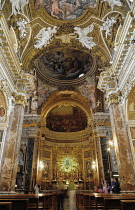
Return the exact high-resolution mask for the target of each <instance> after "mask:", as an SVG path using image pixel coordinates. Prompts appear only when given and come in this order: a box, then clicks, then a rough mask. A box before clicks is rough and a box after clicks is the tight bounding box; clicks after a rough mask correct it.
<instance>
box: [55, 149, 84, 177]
mask: <svg viewBox="0 0 135 210" xmlns="http://www.w3.org/2000/svg"><path fill="white" fill-rule="evenodd" d="M52 151H53V153H52V154H53V158H52V159H53V162H52V166H53V177H54V179H56V178H57V177H59V176H62V177H64V178H69V177H70V176H74V178H79V176H80V178H81V177H82V170H81V169H82V168H83V161H82V148H81V146H77V147H72V146H68V145H67V146H64V147H62V146H58V147H55V146H54V147H53V148H52Z"/></svg>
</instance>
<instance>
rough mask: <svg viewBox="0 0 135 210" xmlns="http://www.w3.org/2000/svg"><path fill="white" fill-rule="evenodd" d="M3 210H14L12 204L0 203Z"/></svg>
mask: <svg viewBox="0 0 135 210" xmlns="http://www.w3.org/2000/svg"><path fill="white" fill-rule="evenodd" d="M0 209H1V210H12V202H0Z"/></svg>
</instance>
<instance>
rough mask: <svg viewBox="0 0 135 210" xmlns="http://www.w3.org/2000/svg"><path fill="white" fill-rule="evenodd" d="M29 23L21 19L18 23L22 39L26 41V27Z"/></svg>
mask: <svg viewBox="0 0 135 210" xmlns="http://www.w3.org/2000/svg"><path fill="white" fill-rule="evenodd" d="M27 23H28V22H27V21H26V20H24V19H21V18H19V20H18V21H17V25H18V29H19V31H20V38H21V39H24V38H25V37H26V35H27V30H26V25H27Z"/></svg>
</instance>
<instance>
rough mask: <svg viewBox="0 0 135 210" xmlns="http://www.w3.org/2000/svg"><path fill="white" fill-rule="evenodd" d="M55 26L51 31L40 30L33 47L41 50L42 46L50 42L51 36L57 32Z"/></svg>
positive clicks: (49, 28)
mask: <svg viewBox="0 0 135 210" xmlns="http://www.w3.org/2000/svg"><path fill="white" fill-rule="evenodd" d="M56 29H57V26H54V27H53V29H52V28H51V27H48V28H46V27H44V28H42V29H41V30H40V31H39V33H38V34H37V35H36V36H35V39H37V40H36V43H35V44H34V47H35V48H37V49H41V48H42V47H43V46H44V47H46V46H47V45H48V44H49V43H50V41H51V40H52V36H53V34H55V33H56V32H57V30H56Z"/></svg>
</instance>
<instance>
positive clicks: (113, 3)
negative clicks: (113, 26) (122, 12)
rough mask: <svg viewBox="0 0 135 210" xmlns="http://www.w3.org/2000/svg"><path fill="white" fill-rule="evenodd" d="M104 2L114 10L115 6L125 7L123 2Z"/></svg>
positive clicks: (109, 0)
mask: <svg viewBox="0 0 135 210" xmlns="http://www.w3.org/2000/svg"><path fill="white" fill-rule="evenodd" d="M102 2H108V3H109V5H110V7H111V8H112V10H113V9H114V6H115V5H116V6H119V7H121V6H122V5H123V3H122V2H121V0H102Z"/></svg>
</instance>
